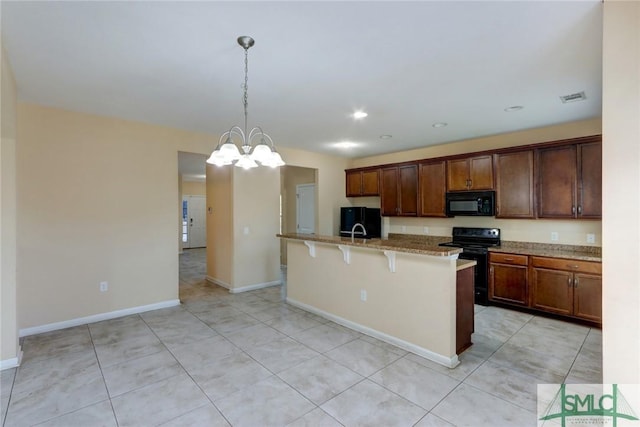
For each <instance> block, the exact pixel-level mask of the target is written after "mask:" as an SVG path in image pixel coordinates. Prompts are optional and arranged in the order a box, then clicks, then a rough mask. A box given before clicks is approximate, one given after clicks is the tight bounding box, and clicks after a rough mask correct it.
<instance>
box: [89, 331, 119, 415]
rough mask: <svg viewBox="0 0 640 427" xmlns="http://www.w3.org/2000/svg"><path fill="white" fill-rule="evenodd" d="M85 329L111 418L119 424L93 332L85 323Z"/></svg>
mask: <svg viewBox="0 0 640 427" xmlns="http://www.w3.org/2000/svg"><path fill="white" fill-rule="evenodd" d="M87 330H88V331H89V338H91V347H92V348H93V354H94V355H95V356H96V362H97V363H98V369H100V375H102V382H103V383H104V389H105V390H106V392H107V398H108V399H109V406H110V407H111V412H112V413H113V419H114V420H115V422H116V426H119V425H120V423H119V422H118V416H117V415H116V410H115V408H114V407H113V401H112V400H111V393H109V387H107V379H106V378H105V377H104V371H103V370H102V363H100V359H99V358H98V351H97V350H96V345H95V343H94V342H93V334H92V333H91V328H90V327H89V325H88V324H87Z"/></svg>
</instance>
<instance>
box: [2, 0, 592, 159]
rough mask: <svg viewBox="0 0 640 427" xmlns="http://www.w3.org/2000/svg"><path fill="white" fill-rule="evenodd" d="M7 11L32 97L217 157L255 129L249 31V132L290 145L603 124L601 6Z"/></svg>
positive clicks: (383, 148)
mask: <svg viewBox="0 0 640 427" xmlns="http://www.w3.org/2000/svg"><path fill="white" fill-rule="evenodd" d="M1 8H2V9H1V13H2V41H3V44H4V45H5V48H6V51H7V54H8V57H9V60H10V62H11V65H12V67H13V70H14V74H15V77H16V81H17V85H18V92H19V99H20V100H21V101H25V102H32V103H38V104H43V105H49V106H55V107H60V108H64V109H69V110H74V111H82V112H89V113H94V114H100V115H107V116H114V117H122V118H126V119H130V120H138V121H143V122H149V123H157V124H161V125H166V126H171V127H177V128H183V129H190V130H195V131H203V132H207V133H211V135H212V141H211V148H212V149H213V148H214V146H215V144H216V143H217V136H216V135H219V134H220V133H222V132H224V131H226V130H227V129H229V128H230V127H231V126H232V125H235V124H238V125H240V124H241V123H242V118H243V115H242V88H241V84H242V82H243V79H244V74H243V73H244V58H243V50H242V48H241V47H240V46H238V44H237V43H236V38H237V37H238V36H240V35H250V36H252V37H254V38H255V39H256V45H255V46H254V47H253V48H252V49H250V50H249V126H250V127H252V126H256V125H260V126H262V127H263V129H264V130H265V132H267V133H268V134H270V135H271V136H272V137H273V139H274V140H275V142H276V146H287V147H296V148H301V149H305V150H311V151H317V152H325V153H332V154H337V155H342V156H346V157H362V156H367V155H373V154H379V153H387V152H393V151H400V150H406V149H410V148H415V147H422V146H427V145H431V144H440V143H445V142H450V141H456V140H461V139H466V138H472V137H478V136H484V135H491V134H497V133H504V132H509V131H514V130H519V129H527V128H534V127H540V126H546V125H551V124H557V123H563V122H568V121H574V120H580V119H586V118H592V117H599V116H600V115H601V92H602V78H601V75H602V67H601V56H602V47H601V45H602V23H601V21H602V4H601V1H600V0H584V1H566V2H561V1H551V2H544V1H494V2H487V1H472V2H453V1H440V2H436V1H430V2H426V1H422V2H421V1H413V2H395V1H393V2H392V1H388V2H381V1H376V2H366V1H352V2H331V1H326V2H301V1H299V2H270V1H260V2H212V1H209V2H187V1H174V2H115V1H110V2H55V1H46V2H22V1H20V2H11V1H5V0H3V1H2V2H1ZM580 91H584V92H585V93H586V96H587V100H586V101H582V102H574V103H569V104H562V103H561V102H560V99H559V96H560V95H566V94H570V93H574V92H580ZM513 105H522V106H524V109H522V110H521V111H517V112H510V113H508V112H505V111H504V109H505V108H506V107H509V106H513ZM356 109H363V110H365V111H366V112H368V113H369V116H368V117H367V118H365V119H363V120H360V121H355V120H353V119H352V118H351V117H350V114H351V113H353V112H354V111H355V110H356ZM437 122H446V123H448V126H446V127H442V128H434V127H432V125H433V124H434V123H437ZM383 134H389V135H392V138H391V139H387V140H383V139H380V135H383ZM341 141H351V142H354V143H356V144H358V146H357V147H353V148H351V149H348V150H345V149H338V148H336V147H335V146H334V144H335V143H337V142H341ZM285 161H286V159H285Z"/></svg>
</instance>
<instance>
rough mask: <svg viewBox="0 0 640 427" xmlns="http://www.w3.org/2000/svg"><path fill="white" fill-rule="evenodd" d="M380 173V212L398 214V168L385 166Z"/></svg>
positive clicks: (386, 214)
mask: <svg viewBox="0 0 640 427" xmlns="http://www.w3.org/2000/svg"><path fill="white" fill-rule="evenodd" d="M380 174H381V179H380V181H381V192H380V214H381V215H385V216H395V215H397V214H398V168H395V167H393V168H385V169H382V171H380Z"/></svg>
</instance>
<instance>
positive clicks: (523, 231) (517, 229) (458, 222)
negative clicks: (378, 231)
mask: <svg viewBox="0 0 640 427" xmlns="http://www.w3.org/2000/svg"><path fill="white" fill-rule="evenodd" d="M453 227H495V228H499V229H500V232H501V237H502V240H505V241H511V242H534V243H548V244H553V245H579V246H595V247H599V246H602V221H598V220H593V221H591V220H564V221H561V220H542V219H539V220H521V219H496V218H493V217H454V218H410V217H404V218H403V217H384V218H383V221H382V235H383V236H388V235H389V233H398V234H412V235H423V236H447V237H451V229H452V228H453ZM556 235H557V240H552V237H554V238H555V237H556ZM590 235H592V236H590ZM588 237H593V243H590V242H588Z"/></svg>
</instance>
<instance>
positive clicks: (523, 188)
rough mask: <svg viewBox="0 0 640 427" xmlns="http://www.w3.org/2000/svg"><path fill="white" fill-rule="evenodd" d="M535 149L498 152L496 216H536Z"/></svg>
mask: <svg viewBox="0 0 640 427" xmlns="http://www.w3.org/2000/svg"><path fill="white" fill-rule="evenodd" d="M533 194H534V188H533V151H532V150H529V151H522V152H517V153H505V154H496V210H497V212H496V217H498V218H534V217H535V211H534V207H533V206H534V205H533Z"/></svg>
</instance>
